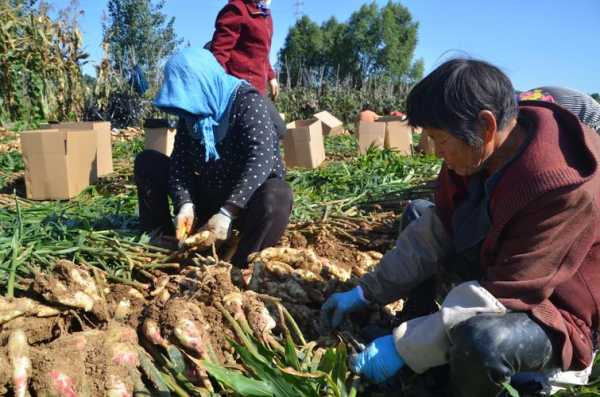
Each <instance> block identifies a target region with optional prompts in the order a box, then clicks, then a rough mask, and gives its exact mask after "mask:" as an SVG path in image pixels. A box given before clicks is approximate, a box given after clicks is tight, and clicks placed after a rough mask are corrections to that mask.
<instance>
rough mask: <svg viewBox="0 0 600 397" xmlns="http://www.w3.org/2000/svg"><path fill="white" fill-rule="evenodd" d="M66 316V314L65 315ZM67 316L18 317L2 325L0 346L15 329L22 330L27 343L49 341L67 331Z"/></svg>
mask: <svg viewBox="0 0 600 397" xmlns="http://www.w3.org/2000/svg"><path fill="white" fill-rule="evenodd" d="M67 316H68V315H67ZM67 316H53V317H48V318H40V317H19V318H16V319H14V320H13V321H10V322H8V323H7V324H5V325H4V326H2V330H1V331H0V346H2V345H4V344H6V342H7V341H8V336H9V335H10V334H11V332H13V331H15V330H18V329H20V330H22V331H23V332H25V335H26V336H27V341H28V342H29V344H39V343H48V342H51V341H53V340H55V339H57V338H58V337H60V336H61V335H65V334H66V333H67V322H66V321H65V317H67Z"/></svg>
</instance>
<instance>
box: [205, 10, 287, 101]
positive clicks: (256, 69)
mask: <svg viewBox="0 0 600 397" xmlns="http://www.w3.org/2000/svg"><path fill="white" fill-rule="evenodd" d="M269 3H270V0H229V3H228V4H227V5H226V6H225V7H224V8H223V9H222V10H221V12H219V15H218V16H217V21H216V24H215V33H214V35H213V39H212V43H211V50H212V52H213V54H214V55H215V57H216V58H217V60H218V61H219V63H220V64H221V65H223V67H224V68H225V70H226V71H227V73H229V74H231V75H233V76H235V77H237V78H240V79H243V80H246V81H247V82H249V83H250V84H252V85H253V86H254V87H255V88H256V89H257V90H258V91H259V92H260V93H261V94H263V95H265V94H266V92H267V83H268V85H269V88H270V89H271V98H272V99H276V98H277V96H278V95H279V84H278V82H277V77H276V75H275V71H274V70H273V68H272V67H271V62H270V61H269V53H270V52H271V40H272V38H273V19H272V18H271V10H270V9H269Z"/></svg>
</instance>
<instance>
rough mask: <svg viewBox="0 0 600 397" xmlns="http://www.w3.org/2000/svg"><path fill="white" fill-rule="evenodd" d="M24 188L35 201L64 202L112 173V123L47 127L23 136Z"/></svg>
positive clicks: (65, 124)
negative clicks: (99, 178)
mask: <svg viewBox="0 0 600 397" xmlns="http://www.w3.org/2000/svg"><path fill="white" fill-rule="evenodd" d="M21 151H22V153H23V161H24V163H25V188H26V192H27V198H29V199H32V200H65V199H70V198H72V197H75V196H76V195H78V194H79V193H80V192H81V191H82V190H83V189H85V188H86V187H88V186H89V185H90V184H91V183H94V182H95V181H96V180H97V178H98V177H101V176H105V175H108V174H110V173H112V172H113V163H112V144H111V131H110V123H108V122H84V123H60V124H46V125H43V126H42V128H41V129H39V130H34V131H24V132H22V133H21Z"/></svg>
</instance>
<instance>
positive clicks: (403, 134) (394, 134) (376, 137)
mask: <svg viewBox="0 0 600 397" xmlns="http://www.w3.org/2000/svg"><path fill="white" fill-rule="evenodd" d="M371 145H373V146H375V147H380V148H383V147H385V148H388V149H393V150H396V151H397V152H399V153H401V154H403V155H407V156H409V155H411V154H412V127H411V126H410V125H408V123H407V122H406V121H402V118H401V117H397V116H385V117H380V118H378V119H377V121H375V122H374V123H371V122H368V121H361V122H360V123H359V125H358V147H359V150H360V153H362V154H364V153H366V152H367V150H368V149H369V147H370V146H371Z"/></svg>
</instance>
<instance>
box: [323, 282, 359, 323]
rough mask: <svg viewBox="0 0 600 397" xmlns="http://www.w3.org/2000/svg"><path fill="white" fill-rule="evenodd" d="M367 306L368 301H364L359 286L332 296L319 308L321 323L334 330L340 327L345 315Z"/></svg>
mask: <svg viewBox="0 0 600 397" xmlns="http://www.w3.org/2000/svg"><path fill="white" fill-rule="evenodd" d="M368 304H369V301H367V300H366V299H365V297H364V293H363V290H362V288H361V287H360V286H358V287H356V288H354V289H351V290H350V291H348V292H339V293H337V294H333V295H331V296H330V297H329V299H327V301H326V302H325V303H324V304H323V307H322V308H321V322H322V324H323V325H325V326H326V327H327V328H329V329H335V328H337V327H339V326H340V324H341V323H342V320H343V319H344V316H345V315H346V314H348V313H351V312H354V311H357V310H360V309H362V308H364V307H366V306H367V305H368Z"/></svg>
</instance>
